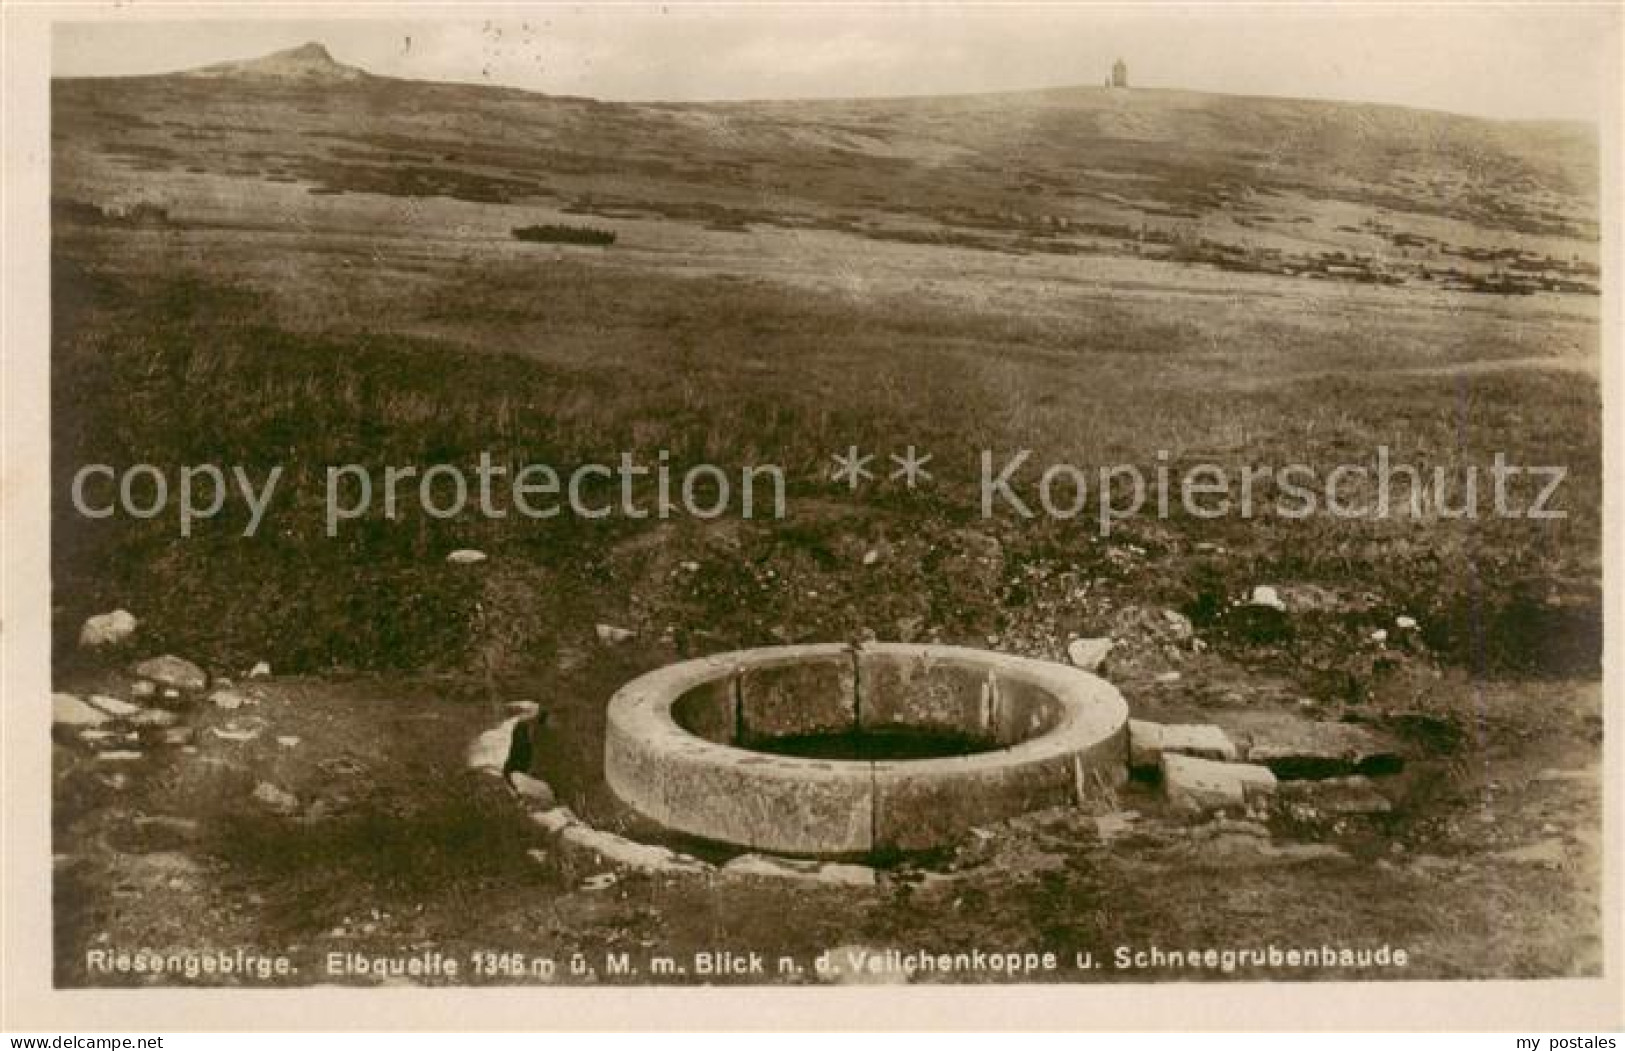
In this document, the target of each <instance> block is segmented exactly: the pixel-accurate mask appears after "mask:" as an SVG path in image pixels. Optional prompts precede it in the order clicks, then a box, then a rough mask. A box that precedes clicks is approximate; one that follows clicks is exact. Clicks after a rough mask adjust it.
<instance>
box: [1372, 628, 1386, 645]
mask: <svg viewBox="0 0 1625 1051" xmlns="http://www.w3.org/2000/svg"><path fill="white" fill-rule="evenodd" d="M1371 641H1372V642H1376V643H1383V642H1387V641H1388V630H1387V629H1386V628H1378V629H1377V630H1376V631H1373V632H1372V633H1371Z"/></svg>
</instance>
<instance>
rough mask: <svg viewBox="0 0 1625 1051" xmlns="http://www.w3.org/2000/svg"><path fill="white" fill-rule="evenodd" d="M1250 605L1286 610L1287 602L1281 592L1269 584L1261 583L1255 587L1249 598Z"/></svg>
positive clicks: (1283, 611) (1248, 603)
mask: <svg viewBox="0 0 1625 1051" xmlns="http://www.w3.org/2000/svg"><path fill="white" fill-rule="evenodd" d="M1247 605H1249V606H1265V607H1267V608H1269V609H1273V610H1278V611H1280V612H1282V613H1285V612H1286V603H1285V602H1284V601H1282V599H1281V593H1280V592H1279V591H1277V590H1275V588H1273V587H1271V586H1270V585H1269V584H1260V585H1258V586H1257V587H1255V588H1253V593H1252V595H1251V596H1250V597H1249V598H1248V599H1247Z"/></svg>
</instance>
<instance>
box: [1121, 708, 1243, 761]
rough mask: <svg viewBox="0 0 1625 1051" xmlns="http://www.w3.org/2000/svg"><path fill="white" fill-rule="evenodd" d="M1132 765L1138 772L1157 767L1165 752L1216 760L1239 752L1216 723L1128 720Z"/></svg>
mask: <svg viewBox="0 0 1625 1051" xmlns="http://www.w3.org/2000/svg"><path fill="white" fill-rule="evenodd" d="M1128 744H1129V767H1130V768H1131V769H1134V770H1138V771H1149V770H1155V769H1157V768H1158V767H1159V766H1160V765H1161V763H1162V756H1163V754H1164V753H1172V754H1177V755H1191V756H1195V757H1196V758H1198V759H1212V760H1214V761H1216V762H1223V763H1229V762H1234V761H1235V760H1236V757H1237V755H1238V752H1237V749H1236V745H1235V742H1233V741H1231V740H1230V735H1229V734H1227V733H1225V732H1224V731H1223V730H1221V729H1220V728H1219V727H1217V726H1208V725H1204V724H1197V723H1153V722H1147V721H1145V720H1143V719H1130V720H1129V721H1128Z"/></svg>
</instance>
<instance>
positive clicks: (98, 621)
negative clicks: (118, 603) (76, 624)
mask: <svg viewBox="0 0 1625 1051" xmlns="http://www.w3.org/2000/svg"><path fill="white" fill-rule="evenodd" d="M139 625H140V622H139V621H137V620H136V619H135V617H134V616H132V615H131V614H130V611H129V610H124V609H115V610H114V611H113V612H111V613H100V614H97V615H96V616H94V617H90V618H89V619H87V620H86V621H85V623H84V625H83V626H82V627H80V629H79V645H81V646H92V647H95V646H117V645H118V644H119V643H121V642H126V641H128V640H129V638H130V636H132V635H134V634H135V629H136V628H137V627H138V626H139Z"/></svg>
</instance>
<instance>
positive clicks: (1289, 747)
mask: <svg viewBox="0 0 1625 1051" xmlns="http://www.w3.org/2000/svg"><path fill="white" fill-rule="evenodd" d="M1247 760H1248V762H1252V763H1258V764H1261V765H1263V766H1267V767H1269V768H1270V770H1272V771H1274V773H1275V775H1276V776H1277V777H1281V778H1321V777H1341V776H1343V775H1346V774H1382V773H1393V772H1395V771H1397V770H1399V769H1400V768H1401V767H1403V766H1404V758H1403V757H1402V756H1401V755H1400V753H1399V750H1398V747H1397V746H1396V745H1395V743H1394V742H1393V741H1391V740H1389V739H1388V738H1386V737H1384V736H1382V735H1381V734H1378V733H1376V732H1374V731H1372V730H1368V729H1366V728H1365V727H1363V726H1356V725H1354V724H1353V723H1332V722H1295V723H1281V724H1279V725H1276V726H1270V727H1266V728H1262V729H1259V730H1256V731H1254V732H1253V734H1252V740H1251V742H1250V744H1249V746H1248V749H1247Z"/></svg>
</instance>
